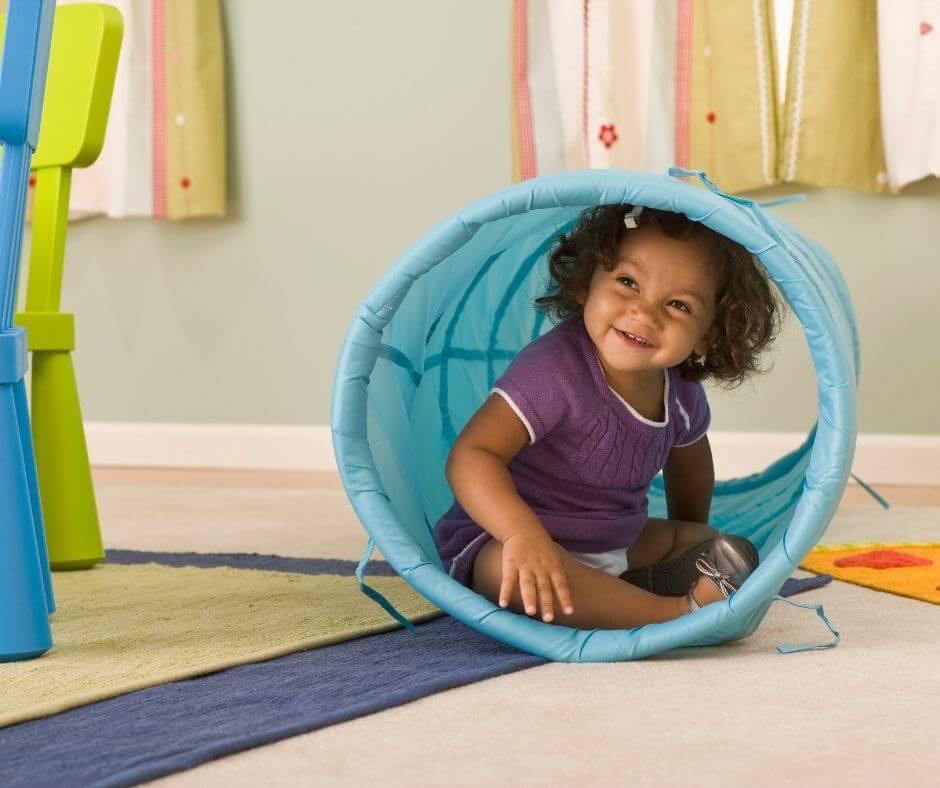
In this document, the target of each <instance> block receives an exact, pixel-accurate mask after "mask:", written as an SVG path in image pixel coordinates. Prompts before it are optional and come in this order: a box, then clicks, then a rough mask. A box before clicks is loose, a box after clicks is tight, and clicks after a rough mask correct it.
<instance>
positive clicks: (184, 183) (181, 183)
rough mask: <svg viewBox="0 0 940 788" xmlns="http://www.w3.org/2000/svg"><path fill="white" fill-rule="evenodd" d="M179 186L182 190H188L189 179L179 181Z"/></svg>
mask: <svg viewBox="0 0 940 788" xmlns="http://www.w3.org/2000/svg"><path fill="white" fill-rule="evenodd" d="M180 186H182V187H183V188H184V189H188V188H189V178H183V180H181V181H180Z"/></svg>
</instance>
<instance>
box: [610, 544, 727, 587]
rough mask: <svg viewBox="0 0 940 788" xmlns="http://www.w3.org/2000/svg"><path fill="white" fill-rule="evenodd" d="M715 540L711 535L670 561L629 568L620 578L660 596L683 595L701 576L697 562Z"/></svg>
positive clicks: (691, 545)
mask: <svg viewBox="0 0 940 788" xmlns="http://www.w3.org/2000/svg"><path fill="white" fill-rule="evenodd" d="M714 540H715V537H713V536H711V537H709V538H708V539H703V540H702V541H700V542H696V543H695V544H690V545H689V546H688V549H687V550H685V551H684V552H682V553H681V554H680V555H677V556H676V557H675V558H670V559H669V560H668V561H663V562H661V563H658V564H653V565H652V566H641V567H639V568H638V569H628V570H627V571H626V572H624V573H623V574H622V575H620V579H621V580H626V581H627V582H628V583H630V584H631V585H635V586H639V587H640V588H643V589H645V590H646V591H651V592H652V593H654V594H658V595H659V596H683V595H684V594H685V592H686V591H688V590H689V589H690V588H691V587H692V586H693V584H694V583H695V582H696V581H697V580H698V579H699V577H700V576H701V574H702V573H701V572H700V571H699V570H698V569H697V568H696V566H695V562H696V560H697V559H698V558H700V557H701V556H702V555H704V554H705V553H706V552H707V551H708V549H709V548H710V547H711V545H712V542H713V541H714Z"/></svg>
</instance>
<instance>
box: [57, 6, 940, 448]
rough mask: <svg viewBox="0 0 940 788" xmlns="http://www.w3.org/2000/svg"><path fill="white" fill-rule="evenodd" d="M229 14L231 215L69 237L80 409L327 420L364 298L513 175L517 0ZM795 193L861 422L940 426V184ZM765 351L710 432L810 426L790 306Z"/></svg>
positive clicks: (106, 226) (809, 377)
mask: <svg viewBox="0 0 940 788" xmlns="http://www.w3.org/2000/svg"><path fill="white" fill-rule="evenodd" d="M275 7H276V9H277V10H278V12H279V13H281V14H282V17H281V18H280V19H272V9H274V8H275ZM224 13H225V25H226V34H227V38H228V45H229V62H228V69H229V111H230V134H231V137H230V142H231V146H230V156H229V158H230V161H229V165H230V167H231V197H232V214H231V218H230V219H228V220H226V221H198V222H190V223H181V224H172V223H159V222H150V221H143V220H126V221H116V220H103V219H96V220H91V221H87V222H83V223H79V224H75V225H73V227H72V229H71V233H70V237H69V241H68V252H67V266H66V275H65V286H64V287H65V290H64V296H63V308H65V309H71V310H73V311H74V312H75V313H76V316H77V319H78V342H79V350H78V351H77V353H76V366H77V370H78V375H79V384H80V388H81V391H82V398H83V407H84V413H85V417H86V419H88V420H92V421H153V422H160V421H167V422H205V423H255V424H262V423H270V424H325V423H327V422H328V421H329V408H330V393H331V384H332V374H333V369H334V365H335V361H336V357H337V353H338V349H339V346H340V343H341V341H342V337H343V335H344V334H345V331H346V328H347V326H348V324H349V321H350V319H351V317H352V315H353V313H354V311H355V308H356V306H357V304H358V303H359V301H360V300H361V299H362V297H363V296H364V295H365V294H366V293H367V292H368V291H369V290H370V289H371V287H372V285H373V284H374V283H375V282H376V281H377V280H378V278H379V277H380V275H381V274H382V272H383V271H384V270H385V269H386V267H387V266H388V265H389V264H390V263H391V261H393V260H394V259H395V258H396V257H397V256H398V255H399V254H400V253H401V252H402V251H404V250H405V248H406V247H407V246H408V245H410V244H411V243H412V242H413V241H415V240H416V239H417V238H418V237H419V236H420V235H421V234H422V233H423V232H424V231H425V230H427V229H428V228H430V227H431V226H432V225H433V224H435V223H436V222H437V221H439V220H440V219H442V218H444V217H446V216H447V215H448V214H450V213H452V212H453V211H455V210H457V209H459V208H461V207H462V206H464V205H465V204H467V203H469V202H471V201H473V200H475V199H477V198H479V197H481V196H483V195H486V194H488V193H489V192H491V191H494V190H496V189H499V188H501V187H503V186H506V185H507V184H508V183H509V181H510V172H511V167H510V152H509V147H508V125H509V3H508V2H506V0H503V1H502V2H486V3H470V2H465V1H463V0H447V1H446V2H445V1H443V0H407V1H406V0H399V1H398V2H395V3H387V2H379V1H378V0H370V1H369V2H363V3H355V4H342V3H340V4H336V3H327V2H323V1H322V0H320V1H319V2H315V3H309V2H301V1H300V0H291V1H290V2H288V0H280V1H279V2H278V3H276V4H274V5H273V6H272V5H270V4H267V3H256V2H248V0H237V2H236V1H234V0H233V2H227V3H225V10H224ZM788 191H793V189H790V190H788ZM804 191H806V193H807V194H808V196H809V197H810V199H809V200H808V201H806V202H802V203H797V204H794V205H787V206H783V207H781V208H778V209H774V210H777V211H779V213H780V215H782V216H784V217H785V218H787V219H788V220H789V221H791V222H792V223H793V224H794V225H795V226H796V227H798V228H800V229H801V230H803V231H805V232H806V233H807V234H808V235H810V236H812V237H813V238H815V239H817V240H818V241H819V242H820V243H822V244H823V245H824V246H825V247H826V248H827V249H829V251H830V253H831V254H832V255H833V257H834V258H835V259H836V260H837V261H838V262H839V263H840V264H841V266H842V268H843V270H844V271H845V275H846V278H847V280H848V284H849V288H850V290H851V292H852V294H853V298H854V300H855V305H856V308H857V311H858V314H859V319H860V327H861V338H862V343H863V353H864V356H863V365H864V366H863V373H864V374H863V378H862V387H861V405H860V428H861V430H862V431H864V432H878V433H920V434H940V414H938V412H937V408H936V401H937V393H936V392H937V391H938V389H940V371H938V367H940V365H938V364H937V352H936V349H935V346H934V340H935V337H936V336H937V329H936V327H935V326H936V321H935V317H936V313H937V309H938V302H940V260H938V254H937V249H938V246H940V221H938V218H940V183H938V182H937V181H928V182H923V183H920V184H917V185H914V186H912V187H910V189H909V194H907V195H905V196H904V197H903V198H888V197H875V196H869V195H864V194H858V193H851V192H840V191H833V190H812V189H811V190H804ZM777 193H784V190H776V191H773V192H768V193H767V194H768V195H770V194H777ZM775 360H776V367H775V370H774V372H773V373H771V375H769V376H768V377H767V378H765V379H762V380H760V381H758V382H757V384H755V385H751V386H747V387H745V388H744V389H742V390H740V391H739V392H738V393H736V394H734V395H733V396H721V395H714V396H713V409H714V419H713V429H718V430H754V431H799V430H804V429H807V428H808V427H809V426H811V424H812V421H813V419H814V418H815V405H816V388H815V379H814V377H813V374H812V369H811V366H810V363H809V355H808V352H807V349H806V343H805V340H804V339H803V337H802V334H801V332H800V331H799V327H798V325H796V322H795V320H793V319H792V318H791V320H790V326H789V328H788V330H787V331H786V333H785V334H784V336H783V337H782V339H781V342H780V346H779V350H778V351H777V353H776V354H775Z"/></svg>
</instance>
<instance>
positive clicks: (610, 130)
mask: <svg viewBox="0 0 940 788" xmlns="http://www.w3.org/2000/svg"><path fill="white" fill-rule="evenodd" d="M597 138H598V139H599V140H600V141H601V142H603V143H604V147H605V148H609V147H610V146H611V145H613V144H614V143H615V142H616V141H617V132H616V130H615V129H614V124H613V123H611V124H610V125H609V126H607V125H603V126H601V133H600V134H598V135H597Z"/></svg>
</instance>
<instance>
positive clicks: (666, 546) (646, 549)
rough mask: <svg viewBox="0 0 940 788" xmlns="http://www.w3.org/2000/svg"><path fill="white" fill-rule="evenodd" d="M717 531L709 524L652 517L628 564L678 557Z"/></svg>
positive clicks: (629, 553)
mask: <svg viewBox="0 0 940 788" xmlns="http://www.w3.org/2000/svg"><path fill="white" fill-rule="evenodd" d="M717 533H718V531H716V530H715V529H714V528H712V527H711V526H710V525H706V524H705V523H694V522H690V521H688V520H664V519H660V518H658V517H650V518H649V520H647V521H646V525H645V526H644V527H643V530H642V531H641V532H640V535H639V537H637V540H636V542H634V543H633V546H632V547H631V548H630V549H629V550H627V564H628V565H629V567H630V569H640V568H641V567H644V566H653V565H654V564H658V563H659V562H660V561H666V560H668V559H670V558H673V557H675V556H676V555H678V554H679V553H681V552H682V551H683V550H684V549H685V548H686V547H688V546H689V545H690V544H694V543H695V542H701V541H702V540H703V539H709V538H711V537H713V536H715V535H716V534H717ZM696 599H698V596H697V595H696Z"/></svg>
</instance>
